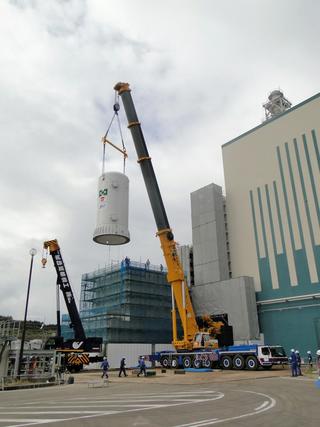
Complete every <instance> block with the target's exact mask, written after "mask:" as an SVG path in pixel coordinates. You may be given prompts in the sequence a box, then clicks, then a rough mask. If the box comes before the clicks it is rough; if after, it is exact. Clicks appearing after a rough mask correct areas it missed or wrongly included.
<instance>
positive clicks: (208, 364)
mask: <svg viewBox="0 0 320 427" xmlns="http://www.w3.org/2000/svg"><path fill="white" fill-rule="evenodd" d="M202 366H203V367H204V368H206V369H209V368H211V360H210V359H209V358H208V359H205V360H203V361H202Z"/></svg>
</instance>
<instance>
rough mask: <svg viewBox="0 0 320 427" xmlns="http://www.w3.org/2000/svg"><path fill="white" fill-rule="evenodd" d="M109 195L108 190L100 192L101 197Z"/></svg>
mask: <svg viewBox="0 0 320 427" xmlns="http://www.w3.org/2000/svg"><path fill="white" fill-rule="evenodd" d="M107 194H108V189H107V188H105V189H104V190H100V191H99V197H101V196H106V195H107Z"/></svg>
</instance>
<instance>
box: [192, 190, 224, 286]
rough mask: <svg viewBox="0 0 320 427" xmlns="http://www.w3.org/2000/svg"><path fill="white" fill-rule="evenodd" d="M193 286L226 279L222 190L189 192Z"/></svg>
mask: <svg viewBox="0 0 320 427" xmlns="http://www.w3.org/2000/svg"><path fill="white" fill-rule="evenodd" d="M191 216H192V243H193V263H194V282H195V286H198V285H205V284H208V283H212V282H218V281H221V280H225V279H228V278H229V270H228V257H227V243H226V232H225V223H224V211H223V196H222V188H221V187H220V186H218V185H215V184H209V185H207V186H205V187H203V188H200V189H199V190H197V191H194V192H193V193H191Z"/></svg>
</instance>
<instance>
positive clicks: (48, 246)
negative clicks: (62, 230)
mask: <svg viewBox="0 0 320 427" xmlns="http://www.w3.org/2000/svg"><path fill="white" fill-rule="evenodd" d="M43 247H44V249H45V250H49V252H50V255H51V256H52V259H53V263H54V267H55V269H56V272H57V284H59V286H60V289H61V291H62V293H63V297H64V300H65V303H66V307H67V309H68V313H69V316H70V320H71V326H72V328H73V330H74V338H75V339H76V340H79V341H84V340H85V339H86V334H85V332H84V328H83V325H82V322H81V319H80V316H79V312H78V309H77V306H76V302H75V299H74V296H73V292H72V288H71V285H70V281H69V278H68V275H67V271H66V267H65V265H64V262H63V259H62V255H61V252H60V246H59V244H58V241H57V240H56V239H55V240H48V241H46V242H44V244H43ZM43 260H44V261H45V262H46V260H45V259H43ZM44 261H43V265H45V262H44Z"/></svg>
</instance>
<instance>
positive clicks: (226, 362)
mask: <svg viewBox="0 0 320 427" xmlns="http://www.w3.org/2000/svg"><path fill="white" fill-rule="evenodd" d="M220 363H221V366H222V369H232V358H231V357H230V356H222V357H221V362H220Z"/></svg>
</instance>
